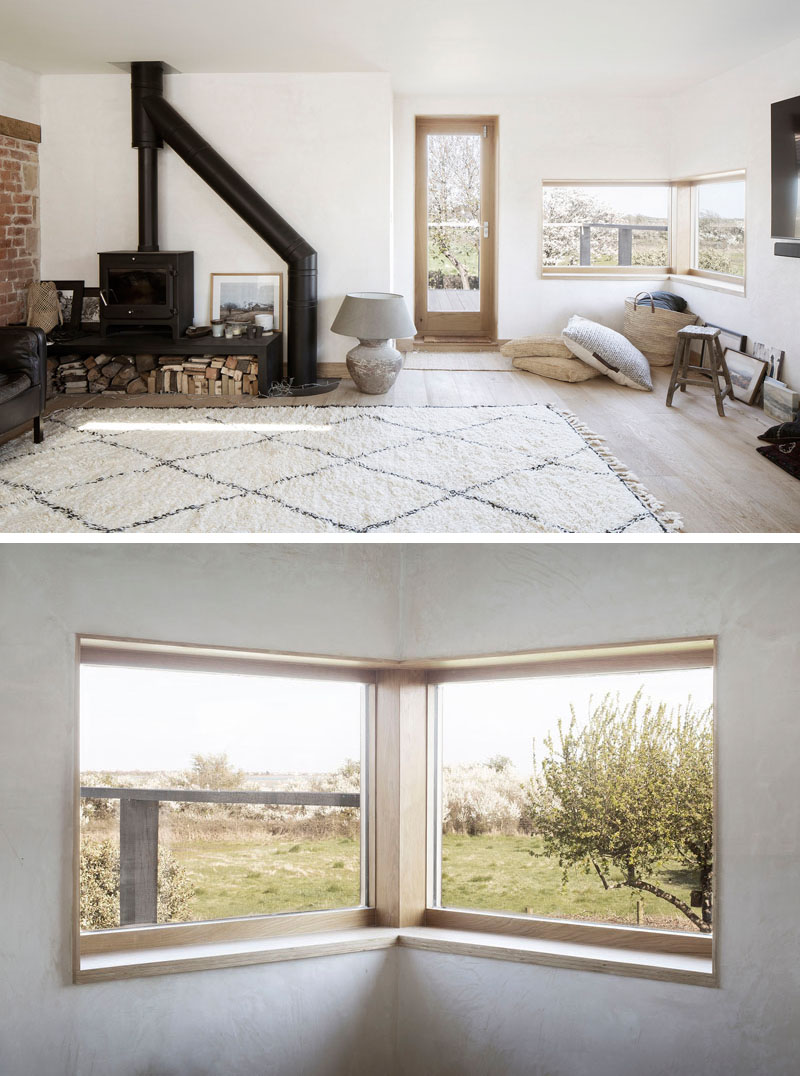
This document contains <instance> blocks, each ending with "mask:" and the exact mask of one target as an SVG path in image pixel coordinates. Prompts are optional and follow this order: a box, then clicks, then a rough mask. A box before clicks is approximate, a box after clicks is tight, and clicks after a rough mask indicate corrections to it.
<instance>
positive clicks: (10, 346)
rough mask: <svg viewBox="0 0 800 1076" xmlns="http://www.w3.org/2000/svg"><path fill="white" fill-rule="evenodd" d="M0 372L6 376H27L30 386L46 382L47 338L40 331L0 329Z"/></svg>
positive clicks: (17, 328)
mask: <svg viewBox="0 0 800 1076" xmlns="http://www.w3.org/2000/svg"><path fill="white" fill-rule="evenodd" d="M0 370H2V372H3V373H5V374H8V375H13V374H27V375H28V377H29V378H30V379H31V384H32V385H44V384H45V383H46V380H47V338H46V337H45V335H44V333H43V332H42V330H41V329H32V328H28V327H18V326H6V327H4V328H0Z"/></svg>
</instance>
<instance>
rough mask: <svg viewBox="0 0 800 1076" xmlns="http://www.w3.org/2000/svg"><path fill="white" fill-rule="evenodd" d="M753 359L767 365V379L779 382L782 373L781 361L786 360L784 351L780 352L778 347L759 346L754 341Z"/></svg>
mask: <svg viewBox="0 0 800 1076" xmlns="http://www.w3.org/2000/svg"><path fill="white" fill-rule="evenodd" d="M753 357H754V358H756V359H761V360H762V361H763V362H765V363H766V364H767V377H772V378H774V379H775V380H776V381H780V379H781V374H782V373H783V360H784V359H785V358H786V352H785V351H781V349H780V348H779V347H770V346H769V345H768V344H759V343H758V342H757V341H756V340H754V341H753Z"/></svg>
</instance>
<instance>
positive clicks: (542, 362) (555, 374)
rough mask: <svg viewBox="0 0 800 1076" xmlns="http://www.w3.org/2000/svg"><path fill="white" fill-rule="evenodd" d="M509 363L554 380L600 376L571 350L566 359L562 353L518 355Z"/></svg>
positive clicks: (579, 379)
mask: <svg viewBox="0 0 800 1076" xmlns="http://www.w3.org/2000/svg"><path fill="white" fill-rule="evenodd" d="M511 365H512V366H515V367H516V368H517V370H525V371H526V372H527V373H529V374H541V376H542V377H551V378H553V380H554V381H589V380H591V378H593V377H599V376H600V372H599V370H593V369H592V367H591V366H587V365H586V363H585V362H579V361H578V360H577V359H576V358H575V356H574V355H573V354H572V352H570V355H569V358H568V359H565V358H564V357H563V356H562V355H520V356H518V357H517V358H516V359H514V360H513V361H512V363H511Z"/></svg>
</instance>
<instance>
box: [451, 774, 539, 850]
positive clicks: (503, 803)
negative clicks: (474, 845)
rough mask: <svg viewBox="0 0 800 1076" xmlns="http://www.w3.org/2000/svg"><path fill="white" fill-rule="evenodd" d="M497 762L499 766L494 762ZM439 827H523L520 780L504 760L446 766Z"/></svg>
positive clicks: (473, 832) (475, 830)
mask: <svg viewBox="0 0 800 1076" xmlns="http://www.w3.org/2000/svg"><path fill="white" fill-rule="evenodd" d="M498 764H500V765H498ZM443 786H444V789H443V791H444V797H443V799H444V802H443V804H442V826H443V828H444V831H445V833H466V834H468V835H469V836H471V837H475V836H478V835H479V834H481V833H506V834H514V833H519V832H520V830H521V829H524V828H525V823H526V821H527V815H526V814H525V812H524V794H523V788H522V783H521V781H520V779H519V777H518V775H517V774H516V773H515V771H514V770H513V769H512V768H511V766H510V764H508V763H507V762H506V760H505V759H500V758H499V757H497V758H494V759H492V760H490V762H489V763H469V764H462V765H460V766H446V767H445V769H444V774H443Z"/></svg>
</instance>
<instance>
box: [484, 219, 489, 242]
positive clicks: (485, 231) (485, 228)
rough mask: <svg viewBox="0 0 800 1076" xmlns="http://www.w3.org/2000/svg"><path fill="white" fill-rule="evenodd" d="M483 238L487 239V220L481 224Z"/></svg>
mask: <svg viewBox="0 0 800 1076" xmlns="http://www.w3.org/2000/svg"><path fill="white" fill-rule="evenodd" d="M483 238H484V239H488V238H489V221H488V220H485V221H484V222H483Z"/></svg>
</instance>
